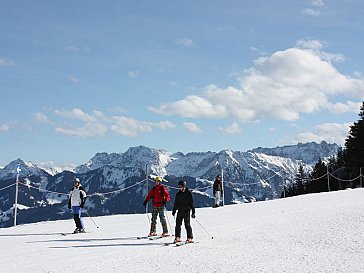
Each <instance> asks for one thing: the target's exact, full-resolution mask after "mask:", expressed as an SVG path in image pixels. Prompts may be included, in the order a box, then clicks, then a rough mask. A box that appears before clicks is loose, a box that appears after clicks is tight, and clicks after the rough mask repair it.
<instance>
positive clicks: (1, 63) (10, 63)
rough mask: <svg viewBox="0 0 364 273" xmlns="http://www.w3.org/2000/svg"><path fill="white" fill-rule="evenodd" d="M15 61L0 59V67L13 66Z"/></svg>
mask: <svg viewBox="0 0 364 273" xmlns="http://www.w3.org/2000/svg"><path fill="white" fill-rule="evenodd" d="M14 65H15V61H13V60H9V59H3V58H0V66H14Z"/></svg>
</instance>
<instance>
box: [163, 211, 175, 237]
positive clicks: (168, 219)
mask: <svg viewBox="0 0 364 273" xmlns="http://www.w3.org/2000/svg"><path fill="white" fill-rule="evenodd" d="M164 211H165V213H166V217H167V221H168V225H169V229H170V230H171V233H172V236H173V231H172V227H171V223H170V222H169V218H168V213H167V209H166V207H164Z"/></svg>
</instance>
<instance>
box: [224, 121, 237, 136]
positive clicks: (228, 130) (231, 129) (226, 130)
mask: <svg viewBox="0 0 364 273" xmlns="http://www.w3.org/2000/svg"><path fill="white" fill-rule="evenodd" d="M219 130H220V131H221V132H223V133H225V134H230V135H235V134H240V133H241V132H242V129H241V128H240V125H239V123H237V122H233V123H232V124H230V125H228V126H226V127H220V128H219Z"/></svg>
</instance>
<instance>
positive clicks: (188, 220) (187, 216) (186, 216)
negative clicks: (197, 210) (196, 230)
mask: <svg viewBox="0 0 364 273" xmlns="http://www.w3.org/2000/svg"><path fill="white" fill-rule="evenodd" d="M183 216H184V222H185V228H186V232H187V239H193V234H192V227H191V217H190V211H186V212H185V213H184V215H183Z"/></svg>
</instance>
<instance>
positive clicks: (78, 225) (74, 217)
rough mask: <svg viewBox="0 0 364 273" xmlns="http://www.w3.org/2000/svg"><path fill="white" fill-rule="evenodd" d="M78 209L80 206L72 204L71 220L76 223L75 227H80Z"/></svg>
mask: <svg viewBox="0 0 364 273" xmlns="http://www.w3.org/2000/svg"><path fill="white" fill-rule="evenodd" d="M79 211H80V207H78V206H73V207H72V212H73V220H74V221H75V224H76V229H78V230H79V229H81V228H82V226H81V220H80V216H79Z"/></svg>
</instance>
